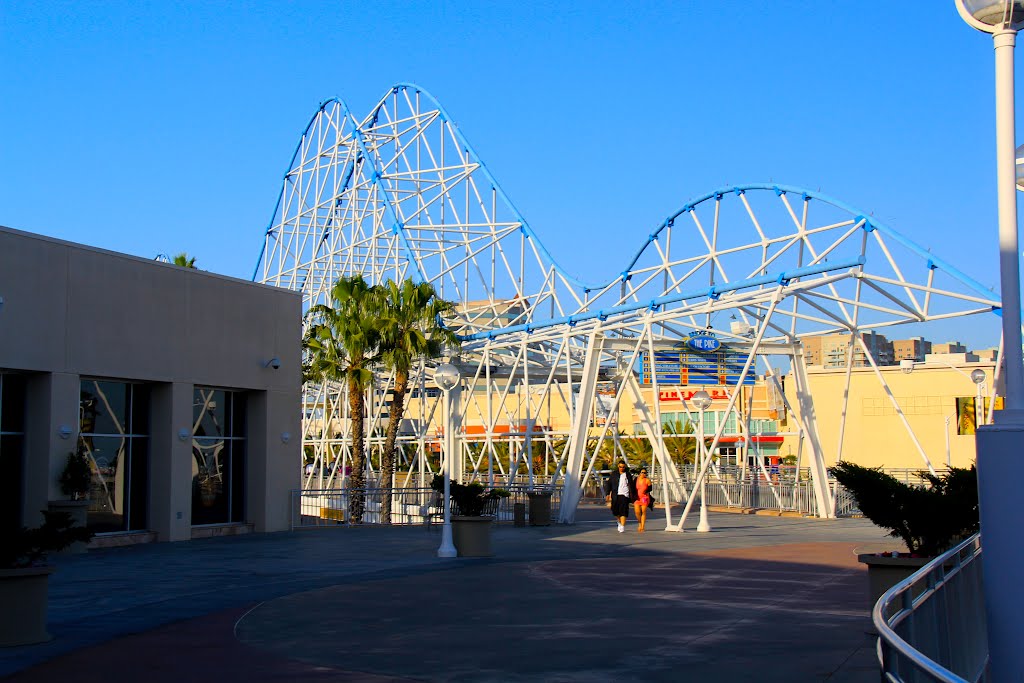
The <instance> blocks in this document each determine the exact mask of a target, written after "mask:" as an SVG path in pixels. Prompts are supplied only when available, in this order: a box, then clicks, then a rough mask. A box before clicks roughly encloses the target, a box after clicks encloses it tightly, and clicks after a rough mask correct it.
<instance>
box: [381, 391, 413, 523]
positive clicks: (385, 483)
mask: <svg viewBox="0 0 1024 683" xmlns="http://www.w3.org/2000/svg"><path fill="white" fill-rule="evenodd" d="M408 388H409V375H408V374H407V373H402V372H400V373H396V374H395V391H394V392H393V395H392V398H391V408H390V409H389V410H388V431H387V435H386V437H385V438H384V454H383V455H381V458H380V480H381V488H382V489H384V490H383V491H382V494H383V499H382V503H381V506H380V521H381V524H391V480H392V479H393V478H394V476H395V443H396V442H397V441H398V427H399V426H400V424H401V422H402V413H403V412H404V411H405V392H406V391H407V390H408Z"/></svg>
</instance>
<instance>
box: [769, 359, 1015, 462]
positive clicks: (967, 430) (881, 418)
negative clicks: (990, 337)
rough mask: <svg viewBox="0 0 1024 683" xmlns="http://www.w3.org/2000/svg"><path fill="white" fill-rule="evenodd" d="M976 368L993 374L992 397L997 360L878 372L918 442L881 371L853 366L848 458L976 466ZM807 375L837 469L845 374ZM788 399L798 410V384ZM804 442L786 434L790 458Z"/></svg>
mask: <svg viewBox="0 0 1024 683" xmlns="http://www.w3.org/2000/svg"><path fill="white" fill-rule="evenodd" d="M977 368H980V369H981V370H983V371H984V372H985V374H986V378H987V379H986V382H985V384H983V385H982V391H983V392H984V395H985V396H989V395H991V392H992V389H991V387H992V384H991V382H992V372H993V369H994V364H993V363H991V362H978V363H966V362H965V363H961V364H960V365H959V366H957V367H949V366H948V365H946V364H944V363H941V362H926V363H923V364H914V367H913V370H912V371H910V372H907V368H901V367H900V366H888V367H881V368H879V370H880V372H881V374H882V376H883V377H884V378H885V382H886V384H888V386H889V389H890V390H891V392H892V395H893V397H894V398H895V403H896V404H898V405H899V408H900V410H901V411H902V412H903V415H904V416H905V418H906V422H907V424H909V426H910V430H911V431H912V433H913V435H914V437H916V440H917V443H915V440H914V437H912V436H911V434H910V432H908V430H907V428H906V427H905V426H904V423H903V419H902V418H901V417H900V414H899V412H898V411H897V409H896V405H894V403H893V401H892V400H891V399H890V398H889V396H888V395H887V394H886V391H885V389H884V387H883V386H882V384H881V383H880V382H879V381H878V377H877V376H876V375H875V372H874V371H873V370H872V369H871V368H854V369H853V371H852V373H851V379H850V391H849V400H848V403H847V409H846V425H845V430H844V437H843V447H842V456H841V457H842V458H843V459H844V460H849V461H851V462H856V463H857V464H860V465H864V466H869V467H886V468H911V469H925V468H926V462H925V457H924V456H927V458H928V459H929V460H930V461H931V463H932V465H933V466H934V467H935V468H936V469H941V468H942V467H945V465H946V463H947V461H948V462H949V463H951V464H952V465H953V466H956V467H967V466H970V465H971V464H972V463H973V462H974V457H975V450H974V433H973V430H974V421H975V414H974V404H975V397H976V395H977V391H978V386H977V385H975V384H974V383H973V382H972V381H971V379H970V374H971V371H972V370H974V369H977ZM807 372H808V382H809V384H810V389H811V394H812V395H813V397H814V410H815V417H816V422H817V428H818V433H819V435H820V438H821V444H822V448H823V450H824V453H825V461H826V463H827V464H829V465H831V464H834V463H835V461H836V459H837V457H838V456H839V447H838V444H839V433H840V424H841V421H842V417H843V397H844V394H845V385H846V373H845V370H828V369H824V368H808V369H807ZM786 395H787V398H788V399H789V401H790V403H791V404H792V405H797V403H796V396H795V393H794V390H793V383H789V384H788V385H787V386H786ZM998 406H999V403H998V401H997V407H998ZM990 409H991V402H990V401H989V400H988V399H986V400H985V409H984V412H985V416H987V415H988V412H989V410H990ZM979 417H980V416H979ZM791 421H792V422H795V420H792V419H791ZM797 444H798V439H797V438H796V437H794V436H787V437H786V440H785V444H784V446H783V451H784V453H796V452H797ZM918 444H920V446H918ZM922 451H923V453H924V456H922Z"/></svg>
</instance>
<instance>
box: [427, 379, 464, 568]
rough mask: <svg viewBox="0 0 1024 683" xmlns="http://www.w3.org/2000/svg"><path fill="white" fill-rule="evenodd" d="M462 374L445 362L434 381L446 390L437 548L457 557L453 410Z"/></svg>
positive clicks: (443, 554) (449, 555) (447, 554)
mask: <svg viewBox="0 0 1024 683" xmlns="http://www.w3.org/2000/svg"><path fill="white" fill-rule="evenodd" d="M461 379H462V375H460V374H459V369H458V368H457V367H455V366H454V365H452V364H451V363H445V364H443V365H440V366H438V368H437V369H436V370H434V382H435V383H436V384H437V386H439V387H440V388H441V390H442V391H444V408H445V410H444V416H445V420H444V503H443V504H444V526H442V527H441V545H440V546H439V547H438V549H437V556H438V557H455V556H457V555H458V554H459V553H458V551H457V550H456V549H455V543H453V542H452V511H451V482H452V476H451V473H452V448H453V447H454V444H455V434H454V432H455V420H454V419H453V413H454V412H455V411H454V410H452V389H454V388H455V387H457V386H459V382H460V381H461Z"/></svg>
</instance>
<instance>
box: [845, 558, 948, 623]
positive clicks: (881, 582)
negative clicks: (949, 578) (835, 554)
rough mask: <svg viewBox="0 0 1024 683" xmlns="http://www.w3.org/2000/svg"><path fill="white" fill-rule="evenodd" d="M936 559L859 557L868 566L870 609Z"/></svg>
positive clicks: (859, 560)
mask: <svg viewBox="0 0 1024 683" xmlns="http://www.w3.org/2000/svg"><path fill="white" fill-rule="evenodd" d="M934 559H935V558H934V557H891V556H889V555H873V554H867V555H858V556H857V561H858V562H862V563H864V564H866V565H867V566H868V598H869V600H870V601H869V602H868V609H869V610H871V609H874V607H875V603H876V602H878V599H879V598H880V597H882V594H883V593H885V591H887V590H889V589H890V588H892V587H893V586H895V585H896V584H897V583H899V582H900V581H902V580H903V579H905V578H907V577H909V576H910V575H911V574H913V573H914V572H916V571H917V570H918V569H920V568H921V567H923V566H925V565H926V564H928V563H929V562H931V561H932V560H934Z"/></svg>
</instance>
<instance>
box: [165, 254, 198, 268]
mask: <svg viewBox="0 0 1024 683" xmlns="http://www.w3.org/2000/svg"><path fill="white" fill-rule="evenodd" d="M171 263H173V264H174V265H176V266H181V267H182V268H192V269H194V268H195V267H196V257H195V256H189V255H188V254H186V253H185V252H181V253H180V254H175V255H174V258H173V259H172V260H171Z"/></svg>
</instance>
